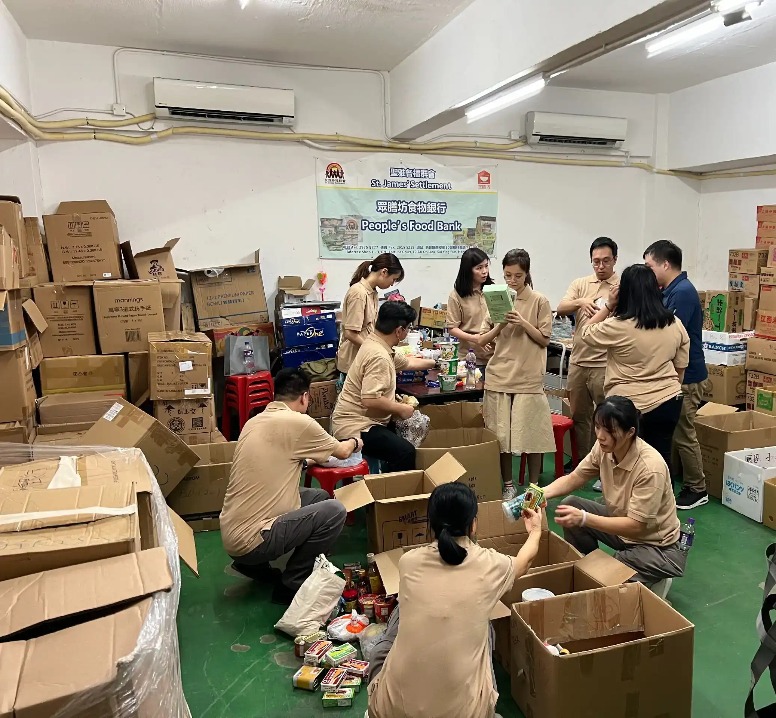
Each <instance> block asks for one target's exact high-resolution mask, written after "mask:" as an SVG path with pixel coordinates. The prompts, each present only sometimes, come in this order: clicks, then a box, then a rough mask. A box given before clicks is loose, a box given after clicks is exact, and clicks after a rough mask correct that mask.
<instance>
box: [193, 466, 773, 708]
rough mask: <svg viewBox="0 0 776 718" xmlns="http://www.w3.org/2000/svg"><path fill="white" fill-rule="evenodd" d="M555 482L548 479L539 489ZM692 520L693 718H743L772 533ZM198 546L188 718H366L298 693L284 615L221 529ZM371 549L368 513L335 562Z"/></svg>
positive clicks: (675, 595)
mask: <svg viewBox="0 0 776 718" xmlns="http://www.w3.org/2000/svg"><path fill="white" fill-rule="evenodd" d="M547 458H548V461H547V463H546V465H545V469H546V470H548V469H549V470H551V465H550V459H551V458H552V457H547ZM550 478H551V475H550V474H544V475H543V482H542V483H545V481H544V479H546V480H549V479H550ZM580 493H581V495H584V496H587V497H589V498H596V497H598V496H600V494H594V493H593V492H592V491H583V492H580ZM552 513H553V512H552V507H551V508H550V511H549V517H550V525H551V526H552V528H553V530H555V531H557V530H558V527H556V526H554V524H553V521H552ZM684 513H685V512H682V516H684ZM687 513H689V515H692V516H694V517H695V518H696V526H697V533H696V544H695V546H694V547H693V549H692V554H691V556H690V559H689V563H688V569H687V573H686V574H685V577H684V578H683V579H681V580H677V581H674V584H673V587H672V589H671V593H670V594H669V597H668V599H669V601H670V602H671V603H672V604H673V606H674V608H676V609H677V610H678V611H679V612H680V613H682V614H683V615H685V616H686V617H687V618H688V619H689V620H691V621H692V622H693V623H695V626H696V629H695V670H694V672H695V678H694V686H693V717H694V718H732V717H733V716H739V715H743V704H744V699H745V697H746V694H747V691H748V690H749V662H750V660H751V658H752V656H753V655H754V652H755V650H756V648H757V645H758V644H757V638H756V632H755V617H756V615H757V612H758V610H759V607H760V605H761V602H762V582H763V580H764V579H765V570H766V564H765V559H764V552H765V548H766V547H767V546H768V544H769V543H771V542H772V541H774V539H776V535H775V534H774V533H773V532H771V531H770V530H769V529H767V528H765V527H763V526H761V525H759V524H756V523H754V522H753V521H750V520H749V519H747V518H745V517H743V516H740V515H739V514H737V513H735V512H733V511H731V510H729V509H726V508H724V507H723V506H721V505H720V503H719V502H717V501H715V500H712V502H711V503H710V504H708V505H706V506H702V507H700V508H698V509H695V510H694V511H690V512H687ZM196 539H197V551H198V553H199V570H200V578H198V579H197V578H195V577H194V576H193V575H191V573H189V572H188V571H187V569H185V568H184V569H183V587H182V591H181V602H180V611H179V614H178V632H179V636H180V647H181V663H182V670H183V686H184V690H185V693H186V698H187V700H188V703H189V706H190V708H191V713H192V716H193V717H194V718H259V717H260V716H261V717H262V718H281V717H282V718H288V717H293V718H311V717H312V716H320V715H324V714H325V715H331V714H332V713H338V712H342V713H346V714H348V715H352V716H357V717H358V718H361V716H363V714H364V710H365V709H366V695H365V691H363V690H362V691H361V693H360V694H359V695H358V696H357V702H356V706H355V707H353V708H350V709H347V708H343V709H328V710H326V711H324V709H323V707H322V705H321V694H320V692H317V693H307V692H305V691H295V690H293V688H292V687H291V676H292V675H293V673H294V671H295V670H296V669H297V667H298V666H299V663H300V662H299V660H298V659H296V658H295V657H294V653H293V644H292V641H291V640H290V639H288V638H287V637H285V636H283V635H281V634H279V633H276V632H275V631H274V629H273V625H274V624H275V622H276V621H277V620H278V619H279V618H280V616H281V615H282V613H283V609H282V607H280V606H275V605H273V604H271V603H270V601H269V595H270V590H271V589H270V588H269V587H265V586H260V585H256V584H253V583H251V582H247V581H243V580H241V579H238V578H233V577H231V576H228V575H226V574H225V573H224V569H225V568H226V567H227V566H228V565H229V563H230V561H229V559H228V557H227V556H226V554H225V553H224V551H223V548H222V546H221V537H220V534H219V533H218V532H212V533H200V534H197V537H196ZM365 551H366V529H365V526H364V518H363V511H362V512H358V513H357V520H356V525H354V526H353V527H346V528H345V531H344V532H343V534H342V536H341V538H340V540H339V543H338V544H337V548H336V551H335V553H334V555H333V557H332V560H333V561H334V563H335V564H337V565H339V566H342V564H343V563H344V562H346V561H352V560H361V561H362V562H363V561H365ZM496 673H497V677H498V682H499V689H500V693H501V698H500V700H499V704H498V712H499V713H500V714H501V715H502V716H503V717H504V718H523V714H522V713H521V712H520V710H519V709H518V708H517V706H516V705H515V703H514V701H513V700H512V698H511V696H510V690H509V677H508V676H507V674H506V673H505V672H504V671H503V670H501V668H500V667H498V666H497V669H496ZM764 683H767V678H766V679H765V680H764ZM761 688H762V690H758V692H757V695H758V699H759V701H758V704H759V705H763V704H764V703H766V702H770V701H771V700H773V691H772V690H771V689H770V686H761ZM601 718H619V717H615V716H611V717H609V716H602V717H601Z"/></svg>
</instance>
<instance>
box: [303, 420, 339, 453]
mask: <svg viewBox="0 0 776 718" xmlns="http://www.w3.org/2000/svg"><path fill="white" fill-rule="evenodd" d="M338 444H339V441H337V440H336V439H335V438H334V437H333V436H331V435H329V434H327V433H326V432H325V431H324V429H323V427H322V426H321V425H320V424H319V423H318V422H317V421H315V420H314V419H310V425H309V426H308V427H307V428H306V429H305V430H304V431H303V432H302V434H301V436H300V437H299V440H298V441H297V443H296V447H295V450H294V458H295V459H299V461H302V460H303V459H313V460H314V461H317V462H318V463H320V464H322V463H324V462H325V461H328V459H329V457H330V456H331V452H332V451H333V450H334V449H335V448H337V445H338Z"/></svg>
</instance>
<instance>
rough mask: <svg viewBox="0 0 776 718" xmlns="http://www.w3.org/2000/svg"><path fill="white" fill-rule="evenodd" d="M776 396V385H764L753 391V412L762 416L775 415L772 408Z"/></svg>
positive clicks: (774, 409) (775, 412) (775, 410)
mask: <svg viewBox="0 0 776 718" xmlns="http://www.w3.org/2000/svg"><path fill="white" fill-rule="evenodd" d="M774 396H776V384H764V385H763V386H760V387H757V389H755V390H754V410H755V411H759V412H760V413H762V414H771V415H776V406H774V401H773V400H774Z"/></svg>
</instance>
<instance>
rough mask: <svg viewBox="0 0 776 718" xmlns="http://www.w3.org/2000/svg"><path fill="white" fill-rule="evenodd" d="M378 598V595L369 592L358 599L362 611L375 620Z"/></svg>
mask: <svg viewBox="0 0 776 718" xmlns="http://www.w3.org/2000/svg"><path fill="white" fill-rule="evenodd" d="M376 600H377V596H375V595H373V594H370V593H368V594H364V595H363V596H361V598H360V599H359V601H358V603H359V606H360V610H361V613H363V614H364V615H365V616H366V617H367V618H369V619H372V620H374V617H375V601H376Z"/></svg>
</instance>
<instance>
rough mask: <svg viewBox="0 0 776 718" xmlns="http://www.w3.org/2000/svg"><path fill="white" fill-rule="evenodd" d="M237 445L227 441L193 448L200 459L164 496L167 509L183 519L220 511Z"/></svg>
mask: <svg viewBox="0 0 776 718" xmlns="http://www.w3.org/2000/svg"><path fill="white" fill-rule="evenodd" d="M236 446H237V442H235V441H230V442H228V443H225V444H203V445H202V446H194V447H192V448H193V449H194V452H195V453H196V454H197V455H198V456H199V462H198V463H197V465H196V466H195V467H194V468H192V469H191V470H190V471H189V473H188V474H186V476H184V477H183V481H181V482H180V483H179V484H178V486H176V487H175V489H174V490H173V491H172V493H171V494H170V495H169V496H168V497H167V503H168V504H169V506H170V508H172V509H173V511H175V512H176V513H177V514H179V515H180V516H183V517H184V518H187V517H193V516H201V515H203V514H217V513H220V511H221V509H222V508H223V506H224V496H226V487H227V485H228V483H229V472H230V471H231V469H232V461H233V460H234V450H235V447H236Z"/></svg>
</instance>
